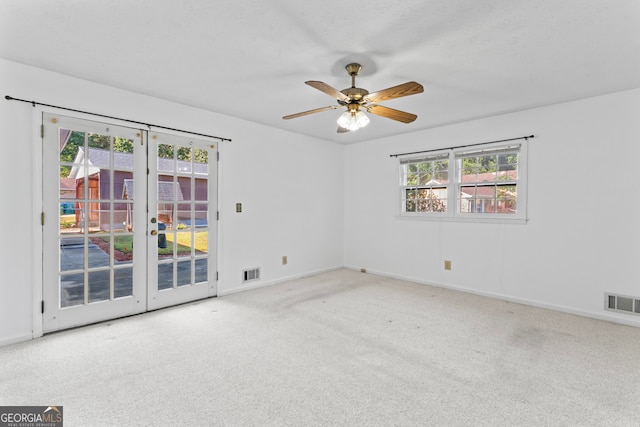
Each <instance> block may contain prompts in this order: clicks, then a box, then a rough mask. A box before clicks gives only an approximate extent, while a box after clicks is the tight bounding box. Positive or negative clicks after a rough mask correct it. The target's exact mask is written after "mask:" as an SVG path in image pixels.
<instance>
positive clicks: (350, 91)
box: [283, 63, 424, 133]
mask: <svg viewBox="0 0 640 427" xmlns="http://www.w3.org/2000/svg"><path fill="white" fill-rule="evenodd" d="M345 68H346V70H347V73H349V75H350V76H351V87H350V88H347V89H343V90H340V91H339V90H337V89H334V88H333V87H331V86H329V85H328V84H326V83H324V82H319V81H315V80H309V81H306V82H305V83H306V84H308V85H309V86H311V87H313V88H316V89H318V90H319V91H321V92H324V93H326V94H327V95H329V96H331V97H334V98H336V99H337V100H338V105H330V106H328V107H322V108H316V109H314V110H309V111H303V112H301V113H296V114H291V115H288V116H284V117H283V119H284V120H289V119H295V118H296V117H301V116H306V115H308V114H313V113H320V112H322V111H328V110H335V109H338V108H342V107H346V109H347V111H345V112H344V113H342V115H341V116H340V118H339V119H338V133H343V132H349V131H356V130H358V129H360V128H363V127H365V126H366V125H367V124H368V123H369V118H368V117H367V116H366V115H365V114H364V112H363V111H362V110H365V111H367V112H368V113H371V114H375V115H376V116H381V117H386V118H388V119H392V120H397V121H399V122H402V123H411V122H413V121H414V120H415V119H416V118H417V117H418V116H416V115H415V114H411V113H407V112H404V111H400V110H395V109H393V108H389V107H384V106H382V105H378V104H376V102H381V101H387V100H389V99H394V98H400V97H403V96H409V95H416V94H418V93H422V92H423V91H424V88H423V87H422V85H421V84H420V83H416V82H407V83H403V84H401V85H398V86H393V87H390V88H387V89H382V90H379V91H377V92H373V93H369V91H367V90H366V89H362V88H359V87H356V76H357V75H358V74H359V73H360V70H361V69H362V66H361V65H360V64H356V63H352V64H349V65H347V66H346V67H345Z"/></svg>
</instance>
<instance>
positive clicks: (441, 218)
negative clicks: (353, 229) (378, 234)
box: [395, 215, 528, 225]
mask: <svg viewBox="0 0 640 427" xmlns="http://www.w3.org/2000/svg"><path fill="white" fill-rule="evenodd" d="M395 218H396V219H398V220H408V221H435V222H464V223H487V224H523V225H524V224H526V223H527V221H528V218H521V217H518V218H504V217H498V216H489V217H478V216H447V215H396V216H395Z"/></svg>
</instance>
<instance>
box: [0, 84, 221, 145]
mask: <svg viewBox="0 0 640 427" xmlns="http://www.w3.org/2000/svg"><path fill="white" fill-rule="evenodd" d="M4 99H6V100H7V101H20V102H26V103H28V104H31V105H33V106H34V107H35V106H36V105H42V106H43V107H53V108H59V109H61V110H66V111H73V112H74V113H83V114H90V115H92V116H98V117H104V118H107V119H114V120H121V121H123V122H128V123H135V124H137V125H144V126H147V127H155V128H159V129H166V130H173V131H177V132H184V133H189V134H191V135H198V136H206V137H207V138H214V139H219V140H220V141H229V142H231V140H230V139H229V138H222V137H220V136H214V135H207V134H206V133H197V132H191V131H188V130H182V129H176V128H170V127H167V126H160V125H154V124H151V123H145V122H139V121H137V120H129V119H123V118H120V117H114V116H107V115H105V114H98V113H92V112H89V111H82V110H75V109H73V108H67V107H60V106H58V105H51V104H44V103H42V102H37V101H28V100H26V99H19V98H14V97H12V96H9V95H6V96H5V97H4Z"/></svg>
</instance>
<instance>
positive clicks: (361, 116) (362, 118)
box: [355, 111, 370, 128]
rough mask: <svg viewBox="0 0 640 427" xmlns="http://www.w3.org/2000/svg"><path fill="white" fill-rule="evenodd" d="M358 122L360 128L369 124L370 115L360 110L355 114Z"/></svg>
mask: <svg viewBox="0 0 640 427" xmlns="http://www.w3.org/2000/svg"><path fill="white" fill-rule="evenodd" d="M355 118H356V123H357V124H358V128H363V127H365V126H366V125H368V124H369V122H370V120H369V117H367V115H366V114H365V113H363V112H362V111H358V112H357V113H356V115H355Z"/></svg>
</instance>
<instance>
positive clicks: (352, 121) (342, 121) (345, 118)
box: [338, 111, 369, 132]
mask: <svg viewBox="0 0 640 427" xmlns="http://www.w3.org/2000/svg"><path fill="white" fill-rule="evenodd" d="M367 124H369V117H367V116H366V114H364V113H363V112H362V111H358V112H352V111H345V112H344V113H342V114H341V115H340V117H338V126H340V127H342V128H345V129H349V130H350V131H352V132H353V131H356V130H358V129H360V128H363V127H365V126H366V125H367Z"/></svg>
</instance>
